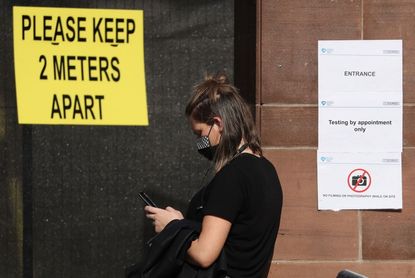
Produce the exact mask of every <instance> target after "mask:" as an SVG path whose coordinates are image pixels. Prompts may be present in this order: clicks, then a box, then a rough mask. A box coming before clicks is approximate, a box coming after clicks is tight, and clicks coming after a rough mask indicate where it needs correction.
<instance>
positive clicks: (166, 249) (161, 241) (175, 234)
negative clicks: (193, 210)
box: [127, 219, 226, 278]
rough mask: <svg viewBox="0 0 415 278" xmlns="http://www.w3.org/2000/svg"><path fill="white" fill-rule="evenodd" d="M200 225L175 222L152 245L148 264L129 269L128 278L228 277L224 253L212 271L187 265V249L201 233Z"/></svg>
mask: <svg viewBox="0 0 415 278" xmlns="http://www.w3.org/2000/svg"><path fill="white" fill-rule="evenodd" d="M200 228H201V225H200V223H197V222H193V221H189V220H186V219H183V220H173V221H171V222H170V223H169V224H168V225H167V226H166V227H165V228H164V229H163V231H161V232H160V233H159V234H158V235H156V236H155V237H154V238H152V239H151V240H150V241H149V242H148V247H149V248H148V253H147V257H146V260H145V262H144V264H142V265H141V266H134V267H131V268H129V269H127V278H135V277H140V278H222V277H225V276H226V259H225V254H224V252H223V250H222V252H221V254H220V256H219V258H218V259H217V260H216V262H215V263H214V264H212V265H211V266H210V267H209V268H199V267H196V266H194V265H191V264H189V263H187V262H186V260H185V258H186V254H187V249H188V248H189V247H190V245H191V243H192V241H193V240H194V239H196V238H197V237H198V235H199V233H200Z"/></svg>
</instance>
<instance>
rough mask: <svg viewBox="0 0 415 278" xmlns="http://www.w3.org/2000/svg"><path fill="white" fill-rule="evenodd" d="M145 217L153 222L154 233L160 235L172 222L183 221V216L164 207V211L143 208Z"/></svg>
mask: <svg viewBox="0 0 415 278" xmlns="http://www.w3.org/2000/svg"><path fill="white" fill-rule="evenodd" d="M144 210H145V212H146V217H147V218H148V219H151V220H153V225H154V230H155V231H156V233H160V232H161V231H162V230H163V229H164V227H166V226H167V224H169V223H170V222H171V221H172V220H175V219H179V220H181V219H183V218H184V217H183V214H182V213H181V212H180V211H179V210H176V209H174V208H172V207H166V209H161V208H156V207H151V206H145V207H144Z"/></svg>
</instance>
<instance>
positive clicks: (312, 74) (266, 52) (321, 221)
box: [256, 0, 415, 278]
mask: <svg viewBox="0 0 415 278" xmlns="http://www.w3.org/2000/svg"><path fill="white" fill-rule="evenodd" d="M257 8H258V9H257V13H258V14H257V15H258V16H257V23H258V24H257V28H258V29H257V45H258V47H257V69H258V70H257V84H258V85H257V98H256V103H257V105H256V113H257V123H258V126H259V127H260V130H261V136H262V141H263V145H264V150H265V155H266V156H267V157H268V158H269V159H270V160H271V161H272V162H273V163H274V164H275V166H276V168H277V171H278V173H279V176H280V179H281V182H282V185H283V189H284V206H283V216H282V222H281V227H280V232H279V235H278V238H277V243H276V249H275V254H274V260H273V264H272V267H271V271H270V275H269V277H323V278H324V277H336V274H337V273H338V272H339V271H340V270H342V269H344V268H347V269H350V270H353V271H355V272H359V273H362V274H365V275H366V276H369V277H415V167H414V165H415V92H414V90H415V77H414V73H415V32H414V30H415V16H414V14H415V1H408V0H394V1H390V0H377V1H376V0H355V1H353V0H280V1H276V0H262V1H261V0H259V1H258V3H257ZM332 39H342V40H349V39H353V40H356V39H402V40H403V48H404V50H403V52H404V57H403V59H404V60H403V64H404V70H403V72H404V77H403V79H404V88H403V89H404V109H403V113H404V116H403V119H404V132H403V140H404V142H403V146H404V149H403V164H402V175H403V207H404V208H403V210H401V211H367V210H361V211H358V210H352V211H340V212H331V211H318V210H317V164H316V152H317V143H318V142H317V134H318V130H317V126H318V122H317V113H318V107H317V91H318V84H317V41H318V40H332Z"/></svg>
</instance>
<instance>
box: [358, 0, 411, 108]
mask: <svg viewBox="0 0 415 278" xmlns="http://www.w3.org/2000/svg"><path fill="white" fill-rule="evenodd" d="M414 14H415V2H413V1H407V0H394V1H390V0H365V1H364V7H363V17H364V20H363V21H364V26H363V27H364V30H363V35H364V39H368V40H373V39H377V40H381V39H387V40H390V39H402V40H403V61H404V63H403V73H404V76H403V81H404V86H403V90H404V92H405V93H404V103H415V94H412V93H409V92H413V91H414V90H415V78H413V76H414V75H415V36H414V29H415V21H414Z"/></svg>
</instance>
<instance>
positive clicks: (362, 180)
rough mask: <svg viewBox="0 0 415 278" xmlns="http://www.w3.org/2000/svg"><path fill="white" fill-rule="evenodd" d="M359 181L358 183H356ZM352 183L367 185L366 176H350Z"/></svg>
mask: <svg viewBox="0 0 415 278" xmlns="http://www.w3.org/2000/svg"><path fill="white" fill-rule="evenodd" d="M358 182H359V183H358ZM352 185H354V186H366V185H367V177H365V176H363V177H362V176H359V175H357V176H352Z"/></svg>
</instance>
